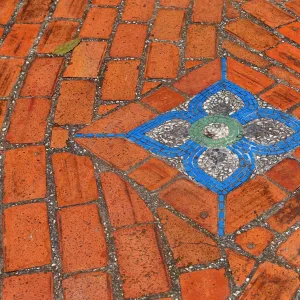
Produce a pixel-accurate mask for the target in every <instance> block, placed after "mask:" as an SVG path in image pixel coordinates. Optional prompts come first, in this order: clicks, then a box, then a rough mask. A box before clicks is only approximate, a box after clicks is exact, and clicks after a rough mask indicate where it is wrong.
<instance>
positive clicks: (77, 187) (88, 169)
mask: <svg viewBox="0 0 300 300" xmlns="http://www.w3.org/2000/svg"><path fill="white" fill-rule="evenodd" d="M52 162H53V170H54V179H55V186H56V198H57V202H58V205H59V206H64V205H70V204H78V203H84V202H88V201H92V200H96V199H97V198H98V190H97V184H96V179H95V175H94V168H93V163H92V161H91V160H90V158H89V157H87V156H78V155H75V154H72V153H56V154H54V155H53V156H52Z"/></svg>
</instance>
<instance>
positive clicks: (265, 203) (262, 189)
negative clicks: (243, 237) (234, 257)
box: [226, 176, 286, 233]
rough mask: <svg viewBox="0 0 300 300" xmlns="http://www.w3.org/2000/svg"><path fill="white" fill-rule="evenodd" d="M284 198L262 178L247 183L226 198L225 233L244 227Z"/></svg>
mask: <svg viewBox="0 0 300 300" xmlns="http://www.w3.org/2000/svg"><path fill="white" fill-rule="evenodd" d="M285 197H286V193H285V192H284V191H282V190H281V189H279V188H278V187H277V186H276V185H274V184H273V183H271V182H270V181H269V180H267V179H265V178H264V177H262V176H257V177H255V178H254V179H252V180H250V181H248V182H247V183H245V184H244V185H242V186H240V187H239V188H237V189H236V190H235V191H233V192H231V193H230V194H229V195H228V196H227V199H226V232H227V233H232V232H234V231H235V230H237V229H239V228H240V227H241V226H243V225H246V224H247V223H248V222H250V221H252V220H253V219H255V218H256V217H257V216H259V215H260V214H262V213H263V212H264V211H266V210H267V209H269V208H271V207H272V206H273V205H274V204H276V203H277V202H279V201H281V200H283V199H284V198H285Z"/></svg>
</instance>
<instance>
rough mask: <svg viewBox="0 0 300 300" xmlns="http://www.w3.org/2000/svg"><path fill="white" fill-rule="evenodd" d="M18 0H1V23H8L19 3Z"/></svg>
mask: <svg viewBox="0 0 300 300" xmlns="http://www.w3.org/2000/svg"><path fill="white" fill-rule="evenodd" d="M17 3H18V1H17V0H6V1H1V2H0V11H1V15H0V24H6V23H7V22H8V21H9V19H10V17H11V16H12V14H13V12H14V10H15V7H16V5H17Z"/></svg>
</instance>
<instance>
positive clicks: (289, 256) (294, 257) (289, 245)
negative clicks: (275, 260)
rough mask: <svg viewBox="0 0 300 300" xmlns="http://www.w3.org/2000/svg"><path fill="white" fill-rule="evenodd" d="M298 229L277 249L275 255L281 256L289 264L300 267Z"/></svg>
mask: <svg viewBox="0 0 300 300" xmlns="http://www.w3.org/2000/svg"><path fill="white" fill-rule="evenodd" d="M299 249H300V230H299V229H298V230H296V231H295V232H294V233H293V234H292V235H291V236H290V237H289V238H288V239H287V241H286V242H284V243H282V244H281V245H280V247H279V248H278V250H277V252H276V253H277V255H278V256H282V257H283V258H284V259H285V260H286V261H287V262H288V263H289V264H291V265H292V266H295V267H297V268H299V267H300V252H299Z"/></svg>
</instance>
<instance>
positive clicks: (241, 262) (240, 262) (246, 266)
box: [226, 249, 255, 285]
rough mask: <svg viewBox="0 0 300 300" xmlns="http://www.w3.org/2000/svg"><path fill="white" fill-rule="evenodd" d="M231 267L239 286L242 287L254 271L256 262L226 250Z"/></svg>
mask: <svg viewBox="0 0 300 300" xmlns="http://www.w3.org/2000/svg"><path fill="white" fill-rule="evenodd" d="M226 255H227V259H228V262H229V267H230V270H231V272H232V275H233V277H234V280H235V282H236V284H237V285H242V284H243V283H244V282H245V280H246V278H247V276H248V275H249V273H250V272H251V271H252V270H253V267H254V265H255V260H254V259H251V258H248V257H247V256H243V255H241V254H239V253H237V252H235V251H233V250H231V249H226Z"/></svg>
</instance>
